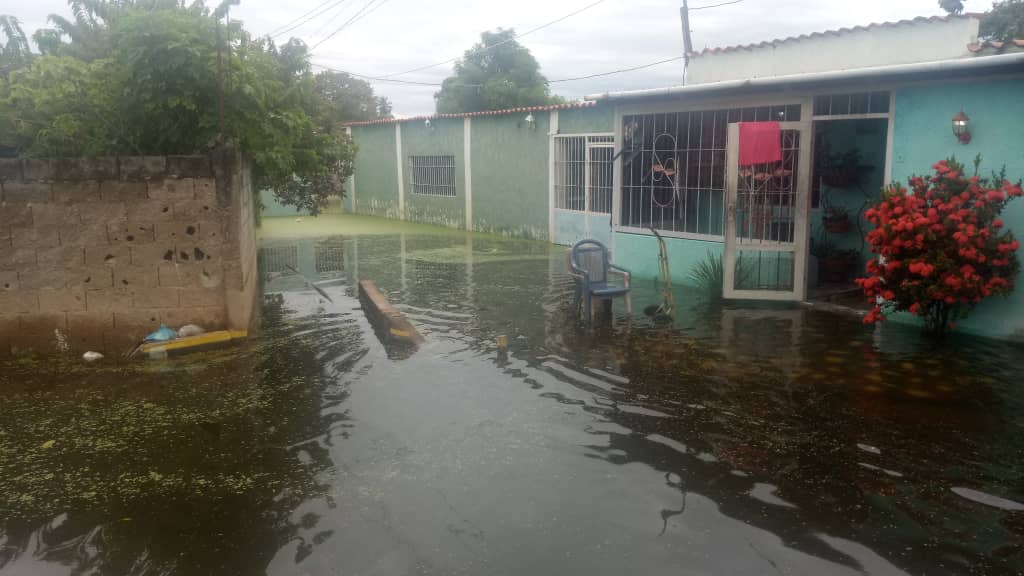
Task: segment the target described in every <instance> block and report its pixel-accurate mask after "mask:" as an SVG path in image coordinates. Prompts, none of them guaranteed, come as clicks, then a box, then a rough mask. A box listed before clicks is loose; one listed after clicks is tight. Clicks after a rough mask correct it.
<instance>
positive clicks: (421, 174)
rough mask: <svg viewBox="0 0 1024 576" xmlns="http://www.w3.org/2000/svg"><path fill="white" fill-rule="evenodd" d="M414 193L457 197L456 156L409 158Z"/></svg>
mask: <svg viewBox="0 0 1024 576" xmlns="http://www.w3.org/2000/svg"><path fill="white" fill-rule="evenodd" d="M409 168H410V170H409V171H410V172H411V174H412V193H413V194H423V195H425V196H443V197H448V198H453V197H455V156H409Z"/></svg>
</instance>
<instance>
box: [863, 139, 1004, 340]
mask: <svg viewBox="0 0 1024 576" xmlns="http://www.w3.org/2000/svg"><path fill="white" fill-rule="evenodd" d="M932 168H933V169H934V170H935V173H934V175H932V176H931V177H930V178H927V179H925V178H922V177H919V176H915V177H912V178H910V180H909V184H910V190H907V189H906V188H904V187H902V186H900V185H898V184H895V185H893V186H891V187H890V188H888V189H886V190H884V191H883V194H882V200H881V202H880V203H879V204H878V205H876V206H874V207H873V208H870V209H869V210H868V211H867V212H865V218H867V220H868V221H869V222H871V223H872V224H874V225H875V226H876V228H875V229H874V230H872V231H871V232H869V233H868V235H867V240H868V243H869V245H870V246H871V250H872V252H874V253H875V254H878V255H879V256H880V257H879V258H878V259H877V260H872V261H870V262H868V265H867V272H868V276H867V277H866V278H861V279H858V280H857V283H858V284H859V285H860V286H861V288H862V289H863V290H864V294H865V295H866V296H867V297H868V301H869V302H871V303H873V304H874V305H875V307H874V309H873V310H871V312H870V313H868V315H867V316H866V317H865V318H864V321H865V323H872V322H877V321H879V320H884V319H885V317H886V315H887V314H891V313H893V312H896V311H901V310H906V311H909V312H910V313H911V314H915V315H919V316H922V317H924V319H925V321H926V324H927V325H928V326H929V328H931V329H933V330H936V331H940V332H941V331H944V330H945V329H946V328H947V327H949V328H952V327H953V322H952V320H953V319H955V318H956V317H957V316H961V315H966V313H967V311H968V310H969V309H970V308H971V307H973V306H974V305H975V304H977V303H978V302H980V301H981V300H982V299H983V298H986V297H988V296H991V295H994V294H1007V293H1009V292H1010V291H1012V290H1013V286H1014V280H1015V279H1016V277H1017V272H1018V271H1019V269H1020V264H1019V262H1018V260H1017V250H1018V249H1019V248H1020V243H1019V242H1018V241H1017V240H1016V239H1014V237H1013V233H1012V232H1010V231H1008V230H1003V221H1002V220H1000V219H999V214H1000V213H1001V212H1002V210H1003V208H1004V207H1005V206H1006V203H1007V202H1008V201H1009V200H1010V199H1012V198H1015V197H1017V196H1021V195H1022V194H1024V192H1022V190H1021V185H1020V183H1019V182H1018V183H1016V184H1014V183H1012V182H1010V181H1008V180H1007V179H1006V178H1005V175H1002V174H1000V175H995V176H994V177H993V178H992V179H983V178H979V177H978V176H973V177H970V178H966V177H965V176H964V171H963V166H961V165H960V164H958V163H957V162H956V161H955V160H953V159H949V160H943V161H941V162H939V163H937V164H935V165H934V166H933V167H932ZM975 168H977V166H975Z"/></svg>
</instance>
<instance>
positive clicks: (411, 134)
mask: <svg viewBox="0 0 1024 576" xmlns="http://www.w3.org/2000/svg"><path fill="white" fill-rule="evenodd" d="M389 127H390V128H391V130H392V131H393V130H394V129H395V128H394V126H393V125H392V126H389ZM463 132H464V130H463V120H462V119H461V118H451V119H443V118H439V119H436V120H432V121H431V122H430V125H429V126H428V125H427V124H426V123H424V122H403V123H402V174H403V176H402V181H403V184H404V186H405V219H406V220H411V221H413V222H420V223H422V224H433V225H435V226H445V227H447V228H465V226H466V167H465V164H464V160H463V140H462V138H463ZM410 156H453V157H454V159H455V196H433V195H426V194H414V193H413V186H412V184H413V181H412V169H411V166H410V163H409V157H410ZM360 185H362V183H361V182H360Z"/></svg>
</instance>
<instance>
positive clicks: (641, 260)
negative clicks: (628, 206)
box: [614, 232, 724, 286]
mask: <svg viewBox="0 0 1024 576" xmlns="http://www.w3.org/2000/svg"><path fill="white" fill-rule="evenodd" d="M665 249H666V251H667V252H668V266H669V271H670V272H671V274H672V283H673V284H675V285H677V286H693V285H694V284H695V283H694V282H693V280H691V279H690V274H691V273H692V271H693V268H694V267H695V266H697V264H699V263H700V262H701V261H703V260H707V259H709V258H721V256H722V252H723V249H724V244H722V243H721V242H707V241H704V240H690V239H684V238H665ZM614 259H615V263H616V264H617V265H619V266H622V267H623V268H626V269H627V270H629V271H630V272H631V273H632V276H633V279H634V281H636V282H649V281H652V280H657V279H658V278H660V274H661V272H660V270H659V264H658V239H657V238H656V237H654V236H651V235H648V234H629V233H625V232H616V233H615V239H614Z"/></svg>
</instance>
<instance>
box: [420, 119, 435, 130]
mask: <svg viewBox="0 0 1024 576" xmlns="http://www.w3.org/2000/svg"><path fill="white" fill-rule="evenodd" d="M423 125H424V126H426V127H427V129H428V130H433V129H434V123H433V122H431V121H430V118H427V119H426V120H424V121H423Z"/></svg>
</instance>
